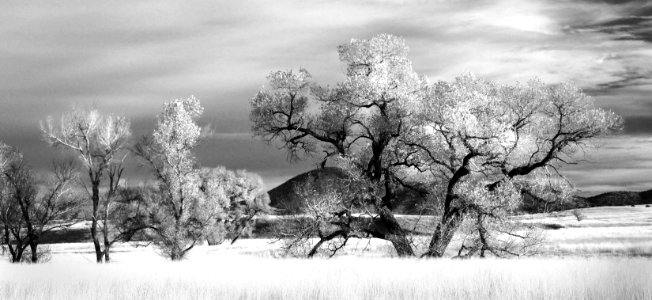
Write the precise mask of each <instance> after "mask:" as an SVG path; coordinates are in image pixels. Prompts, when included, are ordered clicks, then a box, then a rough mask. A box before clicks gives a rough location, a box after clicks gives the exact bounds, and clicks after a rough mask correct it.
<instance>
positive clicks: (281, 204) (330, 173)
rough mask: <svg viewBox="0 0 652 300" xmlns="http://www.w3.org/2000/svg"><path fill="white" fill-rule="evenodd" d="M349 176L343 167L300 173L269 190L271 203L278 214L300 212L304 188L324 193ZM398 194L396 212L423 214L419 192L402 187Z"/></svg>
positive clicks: (343, 182)
mask: <svg viewBox="0 0 652 300" xmlns="http://www.w3.org/2000/svg"><path fill="white" fill-rule="evenodd" d="M347 176H348V175H347V174H346V172H344V171H343V170H342V169H339V168H334V167H327V168H323V169H315V170H311V171H308V172H306V173H303V174H299V175H297V176H295V177H293V178H291V179H289V180H288V181H286V182H284V183H283V184H281V185H279V186H277V187H275V188H273V189H271V190H270V191H269V192H268V194H269V198H270V204H271V206H272V207H274V208H276V209H277V214H281V215H291V214H300V213H302V212H303V211H302V208H303V206H304V203H305V202H304V200H303V197H302V196H301V194H302V189H304V188H310V189H314V190H315V191H317V192H318V193H324V192H326V191H327V190H328V188H329V187H332V186H337V185H343V184H346V183H347V182H346V181H347V180H346V179H347ZM396 195H397V196H396V198H397V201H395V203H394V204H395V206H394V209H393V211H394V212H395V213H397V214H421V211H422V208H423V205H422V204H423V202H424V199H423V198H422V197H420V196H419V194H418V193H417V192H414V191H411V190H407V189H402V190H399V191H397V192H396Z"/></svg>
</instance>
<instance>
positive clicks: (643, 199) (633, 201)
mask: <svg viewBox="0 0 652 300" xmlns="http://www.w3.org/2000/svg"><path fill="white" fill-rule="evenodd" d="M584 201H586V202H587V204H588V205H589V206H622V205H641V204H652V190H648V191H643V192H623V191H620V192H607V193H603V194H600V195H595V196H593V197H588V198H585V199H584Z"/></svg>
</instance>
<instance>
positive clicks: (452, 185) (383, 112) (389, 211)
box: [0, 34, 622, 262]
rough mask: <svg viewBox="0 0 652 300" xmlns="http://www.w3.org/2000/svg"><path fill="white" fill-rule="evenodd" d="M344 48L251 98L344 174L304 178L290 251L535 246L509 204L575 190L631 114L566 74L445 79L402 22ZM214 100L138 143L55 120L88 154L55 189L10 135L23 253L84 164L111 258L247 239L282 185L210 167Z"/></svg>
mask: <svg viewBox="0 0 652 300" xmlns="http://www.w3.org/2000/svg"><path fill="white" fill-rule="evenodd" d="M338 54H339V58H340V61H341V62H343V63H344V65H345V67H346V68H345V70H346V72H345V79H344V80H343V81H341V82H338V83H337V84H335V85H333V86H321V85H319V84H318V83H316V82H314V81H313V80H312V77H311V75H310V73H309V72H308V71H307V70H305V69H300V70H299V71H298V72H296V71H275V72H272V73H271V74H270V75H269V77H268V80H269V85H268V86H267V87H266V88H263V89H261V90H260V91H259V92H258V93H257V94H256V95H255V96H254V97H253V98H252V99H251V100H250V105H251V113H250V120H251V122H252V131H253V134H254V136H256V137H258V138H260V139H262V140H264V141H265V142H267V143H270V144H273V145H274V146H280V147H283V148H285V149H286V150H287V154H288V158H289V159H290V160H291V161H295V160H301V159H306V158H309V157H311V158H318V159H320V160H321V164H320V165H321V167H322V168H323V167H338V168H340V169H341V170H342V171H343V172H345V174H346V176H344V177H345V178H346V180H345V181H344V182H342V183H339V184H337V185H334V186H332V187H328V188H325V187H322V188H320V189H315V187H310V186H305V187H303V186H302V187H298V188H299V189H300V190H301V197H302V198H303V199H304V201H303V202H304V203H305V207H304V208H303V213H304V217H303V218H301V219H300V222H298V223H299V224H298V225H297V226H293V227H292V228H288V229H287V230H286V231H285V232H279V237H281V239H282V240H284V241H286V242H287V244H286V247H285V248H286V250H287V251H286V252H287V253H296V252H297V251H296V250H297V249H306V251H304V252H303V253H302V254H303V255H307V256H314V255H317V254H320V253H326V254H327V255H334V254H335V253H337V251H339V250H340V249H342V248H343V247H345V246H346V244H347V242H348V241H349V240H350V239H351V238H355V239H360V238H378V239H383V240H387V241H389V242H390V243H391V244H392V245H393V247H394V249H395V251H396V253H397V255H398V256H423V257H441V256H443V255H444V253H445V251H446V249H447V248H448V247H449V245H450V244H451V241H452V239H453V237H454V236H456V235H461V238H462V239H461V246H460V248H459V250H458V251H457V256H459V257H470V256H473V255H479V256H485V254H487V255H489V254H491V255H495V256H514V255H523V254H528V253H530V251H529V249H530V246H533V245H536V244H537V243H538V242H539V241H540V240H539V236H538V235H537V234H536V232H535V231H534V230H530V229H529V228H523V227H519V226H516V224H513V223H512V222H510V221H509V220H508V219H507V218H506V217H507V216H508V215H509V214H510V213H512V212H513V211H514V209H515V208H516V207H518V206H519V204H520V203H521V202H522V200H523V196H524V195H527V196H528V197H535V198H537V199H539V200H541V201H548V202H550V201H564V200H565V199H569V198H571V197H572V195H573V192H574V190H573V187H572V184H571V183H570V182H569V181H568V180H567V179H566V178H565V177H564V176H562V174H561V172H560V168H561V167H562V166H563V165H565V164H574V163H577V162H578V161H580V160H581V159H582V155H583V154H584V153H585V151H587V150H588V149H590V145H591V141H592V140H594V139H596V138H599V137H602V136H605V135H608V134H610V133H612V132H616V131H618V130H620V129H621V128H622V119H621V118H620V117H619V116H617V115H616V114H614V113H613V112H610V111H606V110H604V109H601V108H599V107H597V106H596V105H595V103H594V101H593V99H592V98H591V97H589V96H587V95H586V94H584V93H583V92H582V91H581V90H580V89H579V88H577V87H575V86H573V85H571V84H568V83H562V84H553V85H549V84H545V83H543V82H541V81H540V80H537V79H534V80H530V81H528V82H526V83H517V84H499V83H496V82H493V81H490V80H486V79H481V78H477V77H475V76H473V75H471V74H465V75H461V76H458V77H456V78H455V79H454V80H451V81H441V80H439V81H436V80H431V79H429V78H427V77H425V76H423V75H421V74H418V73H417V72H416V71H415V70H414V69H413V67H412V62H411V61H410V59H409V58H408V57H407V54H408V47H407V45H406V44H405V41H404V40H403V39H401V38H398V37H396V36H392V35H388V34H381V35H378V36H375V37H373V38H371V39H369V40H355V39H354V40H351V42H349V43H346V44H343V45H340V46H339V47H338ZM202 111H203V109H202V107H201V106H200V104H199V101H198V100H196V99H194V98H192V97H191V98H188V99H179V100H174V101H171V102H168V103H166V104H165V106H164V108H163V112H162V113H161V114H160V115H159V116H158V119H157V125H156V129H155V130H154V132H153V133H152V135H151V136H148V137H146V138H143V139H141V140H139V141H138V143H136V144H135V145H133V146H129V145H128V144H127V141H128V140H129V136H130V130H129V122H128V120H127V119H125V118H123V117H113V116H106V115H102V114H100V113H98V112H97V111H75V112H73V113H71V114H67V115H64V116H62V118H61V119H60V121H59V122H54V121H53V119H48V120H46V122H43V123H42V125H41V128H42V131H43V134H44V138H45V140H46V141H47V142H48V143H49V144H50V145H51V146H52V147H58V148H62V149H67V150H68V151H70V152H73V153H76V154H77V156H78V160H79V162H81V164H82V167H80V168H78V169H76V170H77V172H71V171H69V168H68V167H65V166H63V167H57V168H56V169H55V171H54V175H53V179H51V183H50V184H49V185H47V186H48V187H50V189H48V190H47V191H44V192H25V191H31V190H35V189H36V188H35V185H34V184H33V183H32V182H33V180H32V179H22V178H32V177H31V176H32V175H30V172H29V171H25V170H27V168H26V167H25V164H24V163H23V162H22V159H21V158H20V155H19V154H18V153H17V152H15V151H13V150H11V149H10V148H8V147H3V148H2V149H4V150H3V152H2V160H3V161H2V170H3V179H2V182H3V183H2V184H3V194H2V195H3V196H2V197H3V198H2V201H3V202H2V205H3V207H6V209H5V210H3V213H4V215H3V216H2V218H3V219H2V220H0V222H2V224H3V226H4V229H3V232H4V243H5V244H6V245H7V246H9V247H10V248H13V249H11V251H12V253H14V252H15V253H22V251H24V250H25V249H26V248H27V247H28V246H27V245H37V244H38V239H39V236H40V235H41V234H42V232H43V231H47V230H51V229H50V228H51V227H52V226H55V225H53V221H52V220H53V218H50V216H54V215H58V216H57V217H56V218H54V219H58V220H61V221H63V222H64V223H65V221H70V220H73V219H74V213H73V212H74V209H73V208H74V207H75V204H74V203H68V202H67V201H69V200H68V199H74V198H75V197H64V196H63V195H64V194H65V193H68V191H69V188H68V187H69V185H70V182H71V179H70V178H71V177H73V176H77V177H79V178H82V177H83V178H85V180H84V181H85V182H86V183H87V188H88V195H83V196H80V197H81V198H83V199H84V201H87V202H90V203H91V204H92V213H91V224H92V225H91V236H92V240H93V244H94V246H95V252H96V255H97V261H98V262H102V261H108V260H109V259H110V256H109V253H110V248H111V245H112V244H113V243H114V242H116V241H126V240H129V239H130V238H131V237H133V236H134V234H136V233H142V234H145V235H146V236H147V238H148V239H151V240H152V241H154V244H155V245H156V246H157V247H159V248H160V249H161V250H162V252H163V253H165V255H167V256H168V257H169V258H171V259H175V260H176V259H181V258H183V257H184V256H185V255H186V254H187V253H188V251H190V250H191V249H192V248H193V247H194V246H195V245H196V244H197V243H198V242H200V241H202V240H209V241H211V243H217V242H219V241H221V240H223V239H226V238H231V239H236V238H237V237H238V236H239V235H240V234H241V233H242V232H243V231H246V230H247V228H250V226H251V221H252V218H253V216H254V215H256V214H258V213H261V212H265V211H266V210H267V209H268V198H267V196H266V194H265V193H263V191H262V187H261V184H260V179H259V178H258V177H257V176H254V175H251V174H247V173H245V172H231V171H227V170H225V169H223V168H217V169H203V168H200V167H199V166H198V164H197V160H196V158H195V156H194V155H193V148H194V147H195V146H196V145H197V143H198V142H199V141H200V140H201V137H202V131H201V129H200V127H199V126H197V124H196V122H195V121H196V119H197V118H198V117H199V116H200V115H201V114H202ZM127 153H133V155H135V156H136V157H138V158H139V159H140V160H141V161H142V162H143V163H144V164H145V165H147V166H149V168H150V169H151V171H152V174H153V176H154V177H155V178H156V182H157V184H156V186H147V187H129V186H123V185H121V182H122V181H121V178H122V173H123V171H124V168H123V166H122V162H123V158H124V156H125V155H126V154H127ZM14 170H18V171H14ZM23 173H26V174H27V175H20V176H19V175H17V174H23ZM13 182H18V183H19V184H13ZM101 187H102V188H101ZM406 190H409V191H410V193H414V194H417V195H419V196H420V197H422V198H423V199H424V201H420V203H423V204H424V210H425V211H428V214H429V215H432V216H436V220H437V221H436V222H435V225H434V226H432V228H431V229H430V231H429V234H428V235H429V241H428V242H427V247H426V250H425V252H423V253H419V252H418V251H417V250H418V249H419V247H417V246H416V245H415V240H414V239H412V238H411V237H410V236H409V233H410V232H411V231H412V230H410V228H406V227H405V224H404V223H403V224H402V223H400V222H399V221H398V220H397V217H396V215H395V210H396V207H399V206H401V204H402V203H400V202H401V201H402V200H401V199H400V198H399V197H397V195H398V194H399V193H402V192H403V191H406ZM25 199H27V200H25ZM21 203H29V205H23V204H21ZM44 215H45V216H48V217H43V216H44ZM305 215H307V216H308V217H305ZM41 219H42V220H43V221H40V220H41ZM35 220H38V221H35ZM57 224H63V223H57ZM57 226H62V225H57ZM111 226H112V227H113V228H109V227H111ZM315 237H316V239H315ZM29 247H32V246H29ZM33 247H34V249H36V246H33ZM17 255H18V254H17ZM18 256H19V255H18ZM37 259H38V255H37V256H36V260H37ZM18 260H20V259H19V258H18Z"/></svg>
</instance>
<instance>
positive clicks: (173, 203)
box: [135, 97, 269, 260]
mask: <svg viewBox="0 0 652 300" xmlns="http://www.w3.org/2000/svg"><path fill="white" fill-rule="evenodd" d="M202 112H203V108H202V107H201V105H200V103H199V100H197V99H196V98H194V97H190V98H185V99H176V100H173V101H170V102H167V103H165V105H164V109H163V113H162V114H161V115H159V117H158V121H157V126H156V129H155V130H154V133H153V135H152V138H151V139H148V138H145V139H143V140H142V141H141V142H140V143H139V144H138V145H137V146H136V148H135V152H136V154H137V155H138V156H139V157H141V158H142V159H143V160H144V161H145V162H146V163H147V165H149V166H150V167H151V169H152V171H153V173H154V175H155V176H156V179H157V181H158V186H157V187H156V188H154V189H145V193H144V194H143V195H144V197H143V199H142V201H143V206H142V207H141V208H142V209H144V210H145V213H142V215H145V216H147V219H146V220H145V221H144V225H145V226H146V228H147V229H148V231H147V232H148V235H149V236H150V238H151V239H152V240H153V241H154V243H155V244H156V245H157V246H158V247H159V248H160V249H161V250H162V252H163V254H164V255H166V256H168V257H169V258H170V259H172V260H180V259H183V258H184V257H185V255H186V254H187V253H188V252H189V251H190V250H191V249H192V248H193V247H194V246H195V245H196V244H197V243H199V242H201V241H203V240H205V239H208V240H209V242H211V243H214V242H221V241H222V240H223V239H224V238H225V237H230V238H232V240H233V241H235V239H237V237H239V236H240V235H241V234H242V232H244V231H246V230H247V229H248V228H249V226H250V223H251V221H252V220H253V217H254V215H255V214H256V213H259V212H262V211H264V210H266V209H267V205H268V202H269V199H268V198H267V195H266V194H265V193H264V192H263V191H262V181H261V180H260V177H258V176H254V175H252V174H248V173H247V172H245V171H238V172H232V171H228V170H226V169H224V168H222V167H218V168H214V169H203V170H202V169H200V168H199V167H198V165H197V162H196V158H195V156H194V154H193V152H192V151H193V149H194V147H195V146H196V145H197V144H198V142H199V139H200V136H201V128H200V127H199V126H198V125H197V124H196V123H195V121H196V120H197V118H199V116H200V115H201V114H202Z"/></svg>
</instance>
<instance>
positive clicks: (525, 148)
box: [402, 75, 622, 256]
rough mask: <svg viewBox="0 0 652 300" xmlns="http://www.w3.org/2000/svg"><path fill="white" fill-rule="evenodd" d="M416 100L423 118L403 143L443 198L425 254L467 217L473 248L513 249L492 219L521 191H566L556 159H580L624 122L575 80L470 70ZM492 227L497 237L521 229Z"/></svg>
mask: <svg viewBox="0 0 652 300" xmlns="http://www.w3.org/2000/svg"><path fill="white" fill-rule="evenodd" d="M416 108H417V109H416V110H417V111H418V112H419V113H418V115H417V120H418V121H417V122H418V124H419V125H418V126H414V127H412V129H413V134H410V135H408V136H407V139H406V140H405V141H404V142H403V143H402V145H403V146H404V148H405V150H404V151H405V152H406V153H413V155H411V156H407V157H406V160H407V161H409V162H410V163H411V164H412V165H413V166H415V168H418V169H420V170H423V171H424V173H427V174H428V175H430V176H431V177H433V178H434V180H435V182H439V183H440V186H441V187H442V188H441V190H440V191H439V193H440V199H443V203H442V208H443V211H442V215H441V219H440V222H439V223H438V225H437V228H436V229H435V231H434V233H433V236H432V239H431V241H430V245H429V248H428V251H427V253H426V254H425V255H427V256H442V255H443V254H444V251H445V250H446V248H447V246H448V244H449V243H450V241H451V239H452V237H453V235H454V234H455V232H456V231H457V229H458V227H459V226H460V224H461V222H462V221H463V220H464V219H465V217H470V218H472V219H473V220H475V223H476V228H477V236H478V238H477V239H476V240H475V241H474V243H475V244H476V245H473V246H469V247H468V248H469V249H478V248H479V249H481V250H486V251H489V252H491V253H493V254H495V255H504V254H516V253H510V251H509V250H506V251H503V250H505V248H504V247H503V246H501V244H504V243H492V242H491V241H492V240H495V239H493V238H492V231H490V230H487V229H488V228H490V227H491V224H496V223H500V221H501V220H502V219H504V216H505V215H506V214H508V213H509V212H510V211H511V210H513V209H514V208H515V207H516V206H517V205H518V204H519V203H520V201H521V199H522V195H523V194H524V193H527V194H529V195H535V196H536V197H540V198H562V199H563V198H568V197H569V196H570V192H571V191H570V190H569V188H570V186H569V184H568V181H567V180H566V179H565V178H563V176H562V175H561V174H560V173H559V171H558V169H559V167H561V166H563V165H564V164H569V163H576V162H577V160H578V159H580V158H582V155H583V154H584V153H583V151H584V150H588V148H587V146H590V142H591V140H592V139H594V138H596V137H600V136H603V135H606V134H608V133H610V132H611V131H614V130H617V129H619V128H620V127H621V124H622V120H621V118H620V117H618V116H617V115H615V114H614V113H612V112H609V111H605V110H603V109H601V108H598V107H596V106H595V104H594V102H593V100H592V99H591V98H590V97H589V96H587V95H585V94H584V93H582V91H581V90H580V89H578V88H576V87H573V86H572V85H570V84H555V85H545V84H543V83H542V82H540V81H537V80H532V81H530V82H528V83H527V84H515V85H500V84H496V83H494V82H491V81H487V80H482V79H478V78H476V77H474V76H473V75H464V76H460V77H458V78H456V79H455V80H454V81H453V82H450V83H447V82H438V83H435V84H432V85H430V86H428V88H427V90H426V92H425V95H424V101H422V102H421V105H419V106H417V107H416ZM495 231H497V233H494V234H493V237H495V236H496V235H498V234H500V233H503V234H504V233H510V234H511V236H512V237H519V236H518V235H516V234H515V233H513V232H502V231H501V230H494V232H495ZM508 235H509V234H508Z"/></svg>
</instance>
